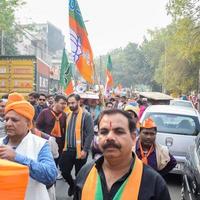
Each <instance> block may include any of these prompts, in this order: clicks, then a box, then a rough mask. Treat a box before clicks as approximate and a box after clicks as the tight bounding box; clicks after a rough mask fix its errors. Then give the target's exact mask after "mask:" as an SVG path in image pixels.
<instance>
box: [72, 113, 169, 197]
mask: <svg viewBox="0 0 200 200" xmlns="http://www.w3.org/2000/svg"><path fill="white" fill-rule="evenodd" d="M98 128H99V133H98V134H99V146H100V148H101V150H102V152H103V156H102V157H100V158H99V159H98V160H97V161H95V163H89V164H87V165H85V166H84V167H83V168H82V169H81V171H80V172H79V174H78V176H77V180H76V189H75V196H74V199H75V200H108V199H109V200H115V199H117V200H138V199H139V200H158V199H162V200H170V196H169V192H168V189H167V186H166V183H165V181H164V180H163V178H162V177H161V176H160V175H159V174H158V173H156V172H155V171H154V170H152V169H151V167H149V166H147V165H144V164H143V163H142V162H141V160H139V159H138V158H137V156H136V155H135V153H134V152H133V151H132V147H133V145H134V144H135V138H136V134H135V122H134V121H133V120H132V118H131V116H130V114H129V113H127V112H125V111H122V110H118V109H112V110H105V111H103V112H102V114H101V115H100V118H99V122H98Z"/></svg>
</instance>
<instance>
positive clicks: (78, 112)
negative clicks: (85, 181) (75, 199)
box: [59, 94, 94, 196]
mask: <svg viewBox="0 0 200 200" xmlns="http://www.w3.org/2000/svg"><path fill="white" fill-rule="evenodd" d="M67 104H68V106H69V108H70V110H71V112H70V113H69V114H68V116H67V122H66V135H65V146H64V150H63V153H62V156H61V159H60V164H59V166H60V170H61V173H62V176H63V177H64V179H65V180H66V182H67V183H68V184H69V189H68V195H69V196H72V195H73V193H74V180H73V178H72V175H71V171H72V168H73V167H74V166H75V175H77V173H78V172H79V170H80V169H81V167H82V166H83V165H84V164H85V163H86V162H87V156H88V151H89V150H90V145H91V142H92V139H93V135H94V128H93V120H92V117H91V115H90V113H89V112H87V111H86V110H83V109H82V108H81V107H80V96H79V95H78V94H71V95H69V96H68V98H67Z"/></svg>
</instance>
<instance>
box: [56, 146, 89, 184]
mask: <svg viewBox="0 0 200 200" xmlns="http://www.w3.org/2000/svg"><path fill="white" fill-rule="evenodd" d="M86 162H87V157H86V158H85V159H76V150H75V149H67V151H64V152H63V153H62V155H61V158H60V162H59V167H60V170H61V173H62V176H63V178H64V179H65V180H66V182H67V183H68V184H69V185H70V186H71V187H73V186H74V180H73V178H72V175H71V171H72V169H73V166H75V175H77V174H78V172H79V171H80V169H81V168H82V167H83V165H84V164H85V163H86Z"/></svg>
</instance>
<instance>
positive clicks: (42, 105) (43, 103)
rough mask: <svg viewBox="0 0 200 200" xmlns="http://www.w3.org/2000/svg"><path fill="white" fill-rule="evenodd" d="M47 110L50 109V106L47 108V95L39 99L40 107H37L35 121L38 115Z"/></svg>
mask: <svg viewBox="0 0 200 200" xmlns="http://www.w3.org/2000/svg"><path fill="white" fill-rule="evenodd" d="M45 108H48V106H47V96H46V95H45V94H40V95H39V98H38V105H36V106H35V116H34V121H36V119H37V117H38V115H39V114H40V113H41V111H42V110H43V109H45Z"/></svg>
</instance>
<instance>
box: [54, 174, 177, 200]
mask: <svg viewBox="0 0 200 200" xmlns="http://www.w3.org/2000/svg"><path fill="white" fill-rule="evenodd" d="M166 181H167V184H168V187H169V191H170V195H171V199H172V200H180V192H181V177H180V176H177V175H169V176H168V177H167V178H166ZM67 190H68V185H67V184H66V183H65V182H64V181H63V180H59V181H57V184H56V196H57V200H71V199H72V198H69V197H68V196H67Z"/></svg>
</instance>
